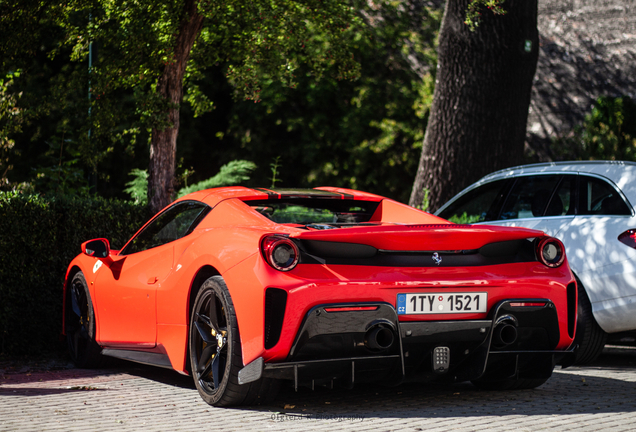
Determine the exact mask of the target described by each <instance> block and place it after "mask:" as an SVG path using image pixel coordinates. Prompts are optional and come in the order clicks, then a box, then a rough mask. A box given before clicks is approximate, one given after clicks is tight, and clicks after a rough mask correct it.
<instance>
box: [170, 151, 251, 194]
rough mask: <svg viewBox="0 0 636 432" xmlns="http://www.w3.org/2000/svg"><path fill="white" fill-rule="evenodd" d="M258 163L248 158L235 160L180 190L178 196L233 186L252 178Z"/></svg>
mask: <svg viewBox="0 0 636 432" xmlns="http://www.w3.org/2000/svg"><path fill="white" fill-rule="evenodd" d="M255 168H256V164H254V163H253V162H250V161H246V160H234V161H231V162H229V163H227V164H225V165H223V166H222V167H221V169H220V170H219V172H218V174H216V175H215V176H214V177H210V178H209V179H207V180H203V181H200V182H198V183H195V184H193V185H191V186H188V187H184V188H182V189H180V190H179V192H178V193H177V196H178V197H179V198H181V197H182V196H185V195H187V194H189V193H192V192H196V191H200V190H203V189H209V188H213V187H219V186H231V185H236V184H239V183H243V182H245V181H247V180H249V179H250V173H251V172H252V171H253V170H254V169H255Z"/></svg>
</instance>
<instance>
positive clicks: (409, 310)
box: [397, 292, 488, 315]
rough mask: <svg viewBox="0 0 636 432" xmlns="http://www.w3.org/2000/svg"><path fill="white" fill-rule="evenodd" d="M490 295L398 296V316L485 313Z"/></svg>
mask: <svg viewBox="0 0 636 432" xmlns="http://www.w3.org/2000/svg"><path fill="white" fill-rule="evenodd" d="M487 306H488V293H485V292H471V293H411V294H398V296H397V311H398V315H409V314H452V313H471V312H472V313H483V312H486V311H487Z"/></svg>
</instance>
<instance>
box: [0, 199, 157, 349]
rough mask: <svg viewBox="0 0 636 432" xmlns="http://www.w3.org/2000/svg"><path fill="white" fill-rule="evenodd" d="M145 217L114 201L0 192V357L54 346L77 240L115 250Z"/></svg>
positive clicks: (134, 208)
mask: <svg viewBox="0 0 636 432" xmlns="http://www.w3.org/2000/svg"><path fill="white" fill-rule="evenodd" d="M149 216H150V215H149V213H148V210H147V208H146V207H142V206H137V205H134V204H131V203H128V202H124V201H118V200H107V199H102V198H76V197H57V198H52V199H51V198H43V197H40V196H37V195H21V194H17V193H13V192H0V355H7V356H19V355H36V354H42V353H49V352H53V351H57V350H60V349H61V348H62V347H63V346H64V345H63V344H61V343H60V337H59V336H60V333H61V330H62V289H63V284H64V275H65V273H66V268H67V266H68V264H69V263H70V261H71V260H72V259H73V257H75V256H76V255H77V254H78V253H79V252H80V244H81V243H82V242H84V241H86V240H90V239H92V238H99V237H104V238H108V239H109V240H110V242H111V245H112V247H113V248H114V249H116V248H119V247H121V246H123V245H124V243H125V242H126V241H127V240H128V238H129V237H130V236H131V235H132V234H134V233H135V231H136V230H137V229H139V227H140V226H141V225H142V224H143V223H144V222H145V221H146V220H147V219H148V218H149Z"/></svg>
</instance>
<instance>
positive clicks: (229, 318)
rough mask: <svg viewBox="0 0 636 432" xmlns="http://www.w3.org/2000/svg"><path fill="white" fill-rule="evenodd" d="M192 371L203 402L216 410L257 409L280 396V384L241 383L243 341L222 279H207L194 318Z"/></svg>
mask: <svg viewBox="0 0 636 432" xmlns="http://www.w3.org/2000/svg"><path fill="white" fill-rule="evenodd" d="M188 341H189V342H188V344H189V353H190V354H189V355H190V367H191V371H192V377H193V379H194V384H195V386H196V388H197V390H198V391H199V395H201V398H202V399H203V400H204V401H205V402H207V403H208V404H210V405H212V406H233V405H253V404H256V403H262V402H265V401H269V400H271V399H273V398H274V397H275V396H276V393H277V390H278V382H277V381H275V380H272V379H266V378H261V379H259V380H257V381H254V382H251V383H249V384H243V385H240V384H239V383H238V372H239V370H241V369H242V368H243V359H242V354H241V337H240V335H239V329H238V323H237V320H236V313H235V311H234V304H233V303H232V298H231V297H230V293H229V291H228V289H227V286H226V285H225V282H224V281H223V278H222V277H220V276H213V277H211V278H209V279H207V280H206V281H205V282H204V283H203V285H202V286H201V289H200V290H199V292H198V294H197V296H196V299H195V301H194V307H193V309H192V314H191V316H190V330H189V338H188Z"/></svg>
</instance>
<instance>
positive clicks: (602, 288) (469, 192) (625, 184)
mask: <svg viewBox="0 0 636 432" xmlns="http://www.w3.org/2000/svg"><path fill="white" fill-rule="evenodd" d="M634 204H636V163H633V162H621V161H584V162H579V161H576V162H556V163H541V164H532V165H523V166H518V167H514V168H509V169H505V170H501V171H497V172H495V173H492V174H490V175H487V176H486V177H484V178H482V179H481V180H479V181H478V182H477V183H474V184H473V185H471V186H470V187H468V188H466V189H464V190H463V191H462V192H460V193H459V194H457V195H456V196H455V197H453V198H452V199H451V200H450V201H448V202H447V203H446V204H444V205H443V206H442V207H441V208H440V209H439V210H438V211H437V212H436V215H438V216H441V217H443V218H444V219H449V220H451V221H453V222H460V223H487V224H489V225H503V226H521V227H527V228H534V229H538V230H542V231H544V232H545V233H546V234H548V235H550V236H553V237H556V238H558V239H560V240H561V241H562V242H563V244H564V245H565V249H566V254H567V257H568V261H569V263H570V267H571V268H572V271H573V272H574V274H575V276H576V277H577V279H578V281H579V296H578V297H579V308H578V310H579V318H578V321H577V331H576V338H575V343H577V344H578V345H579V349H578V351H577V356H576V358H577V359H576V364H585V363H589V362H591V361H592V360H594V359H595V358H596V357H597V356H598V355H599V354H600V353H601V351H602V349H603V346H604V345H605V342H606V340H607V336H608V334H610V335H611V334H615V335H616V334H619V333H621V332H626V331H634V330H636V212H635V211H634Z"/></svg>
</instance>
